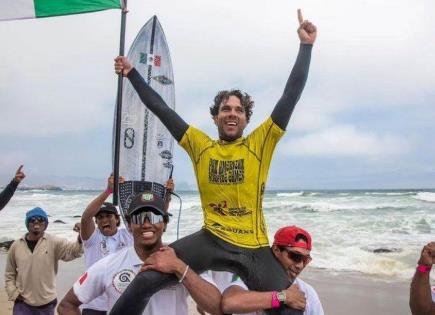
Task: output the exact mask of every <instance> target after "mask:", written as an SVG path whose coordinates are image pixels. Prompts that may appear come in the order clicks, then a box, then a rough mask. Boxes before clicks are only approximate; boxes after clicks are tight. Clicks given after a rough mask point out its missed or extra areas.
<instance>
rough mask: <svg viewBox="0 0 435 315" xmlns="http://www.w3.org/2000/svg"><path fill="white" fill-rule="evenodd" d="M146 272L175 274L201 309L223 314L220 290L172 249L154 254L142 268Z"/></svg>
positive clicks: (164, 248)
mask: <svg viewBox="0 0 435 315" xmlns="http://www.w3.org/2000/svg"><path fill="white" fill-rule="evenodd" d="M145 270H157V271H160V272H163V273H174V274H175V275H176V276H177V278H178V279H180V282H181V283H183V285H184V287H185V288H186V289H187V291H189V293H190V296H191V297H192V299H193V300H194V301H195V302H196V303H197V304H198V306H199V307H200V308H201V309H203V310H204V311H206V312H207V313H210V314H212V315H220V314H222V312H221V308H220V305H221V298H222V296H221V293H220V292H219V290H218V288H217V287H216V286H214V285H213V284H212V283H210V282H208V281H206V280H205V279H203V278H202V277H200V276H199V275H198V274H196V272H195V271H193V270H192V269H190V268H189V266H188V265H186V264H185V263H184V262H183V261H182V260H181V259H179V258H178V257H177V255H176V254H175V251H174V250H173V249H172V248H171V247H167V246H165V247H162V248H161V249H160V250H159V251H158V252H155V253H154V254H152V255H151V256H150V257H149V258H148V259H147V260H146V261H145V263H144V265H143V266H142V268H141V271H145Z"/></svg>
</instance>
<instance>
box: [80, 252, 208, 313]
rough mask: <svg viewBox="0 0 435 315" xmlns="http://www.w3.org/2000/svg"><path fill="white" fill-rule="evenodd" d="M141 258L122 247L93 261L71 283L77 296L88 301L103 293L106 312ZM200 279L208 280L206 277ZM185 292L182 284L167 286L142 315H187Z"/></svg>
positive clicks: (125, 284)
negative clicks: (106, 305) (90, 265)
mask: <svg viewBox="0 0 435 315" xmlns="http://www.w3.org/2000/svg"><path fill="white" fill-rule="evenodd" d="M142 264H143V261H142V260H141V259H140V258H139V256H138V255H137V253H136V251H135V249H134V247H129V248H125V249H123V250H122V251H119V252H117V253H115V254H111V255H109V256H107V257H104V258H103V259H101V260H99V261H98V262H96V263H95V264H94V265H92V267H91V268H89V269H88V270H87V271H86V272H85V273H84V274H83V275H82V276H81V277H80V278H79V279H78V280H77V281H76V282H75V283H74V285H73V290H74V293H75V295H76V296H77V298H78V299H79V301H80V302H82V303H88V302H89V301H92V300H93V299H95V298H96V297H97V296H99V295H102V294H104V296H105V297H106V299H107V302H108V306H109V307H108V311H109V310H110V309H111V308H112V307H113V305H114V304H115V302H116V301H117V300H118V298H119V297H120V296H121V294H122V293H123V292H124V290H125V289H126V288H127V286H128V285H129V284H130V282H131V281H132V280H133V278H134V277H135V276H136V274H137V273H138V272H139V269H140V266H141V265H142ZM201 277H202V278H204V279H206V280H207V281H209V282H211V279H208V278H207V276H203V275H201ZM138 294H140V293H138ZM188 294H189V293H188V291H187V290H186V288H185V287H184V286H183V285H182V284H176V285H174V286H170V287H167V288H165V289H163V290H160V291H159V292H157V293H156V294H154V295H153V296H152V297H151V299H150V301H149V302H148V305H147V307H146V308H145V310H144V312H143V315H155V314H165V315H187V314H188V309H187V296H188Z"/></svg>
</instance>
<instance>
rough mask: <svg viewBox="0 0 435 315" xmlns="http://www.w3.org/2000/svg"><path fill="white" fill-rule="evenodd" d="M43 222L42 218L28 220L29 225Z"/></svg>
mask: <svg viewBox="0 0 435 315" xmlns="http://www.w3.org/2000/svg"><path fill="white" fill-rule="evenodd" d="M43 222H45V218H44V217H32V218H30V219H29V223H43Z"/></svg>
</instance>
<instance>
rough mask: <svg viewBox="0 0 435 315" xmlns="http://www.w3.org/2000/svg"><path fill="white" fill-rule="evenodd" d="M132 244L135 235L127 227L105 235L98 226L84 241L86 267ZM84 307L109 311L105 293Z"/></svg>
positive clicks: (83, 306)
mask: <svg viewBox="0 0 435 315" xmlns="http://www.w3.org/2000/svg"><path fill="white" fill-rule="evenodd" d="M132 245H133V237H132V235H131V233H130V232H129V231H128V230H127V229H124V228H121V229H119V228H118V231H117V232H116V233H115V234H114V235H112V236H104V234H103V233H101V231H100V229H98V228H96V229H95V230H94V232H93V233H92V235H91V237H89V239H87V240H84V241H83V248H84V253H85V265H86V269H89V267H91V266H92V265H93V264H94V263H95V262H97V261H99V260H100V259H101V258H103V257H106V256H108V255H109V254H112V253H115V252H117V251H119V250H121V249H123V248H125V247H130V246H132ZM82 308H89V309H93V310H98V311H107V301H106V298H105V297H104V296H103V295H102V296H99V297H97V298H96V299H94V300H92V301H91V302H89V303H86V304H84V305H82Z"/></svg>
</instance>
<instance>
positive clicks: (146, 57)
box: [139, 52, 162, 67]
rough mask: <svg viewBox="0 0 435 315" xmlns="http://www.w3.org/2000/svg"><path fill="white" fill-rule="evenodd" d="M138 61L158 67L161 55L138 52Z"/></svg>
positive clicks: (160, 62)
mask: <svg viewBox="0 0 435 315" xmlns="http://www.w3.org/2000/svg"><path fill="white" fill-rule="evenodd" d="M139 62H140V63H143V64H146V65H147V66H155V67H160V65H161V64H162V56H159V55H154V54H145V53H142V52H141V53H140V56H139Z"/></svg>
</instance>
